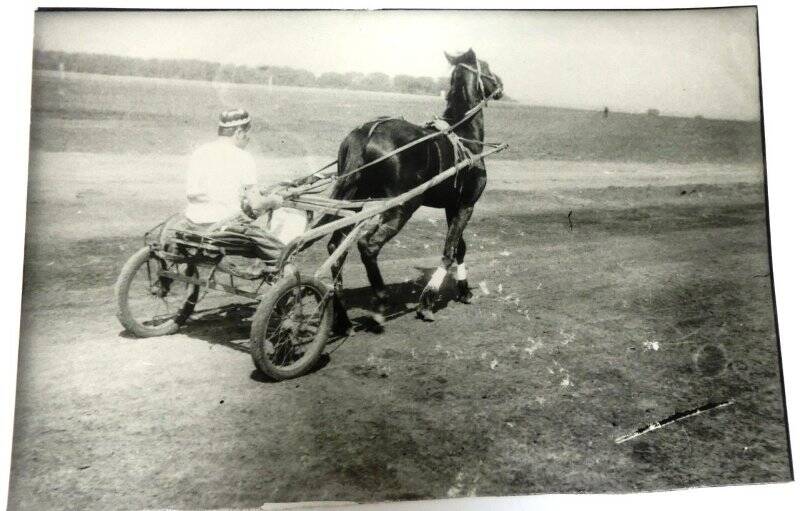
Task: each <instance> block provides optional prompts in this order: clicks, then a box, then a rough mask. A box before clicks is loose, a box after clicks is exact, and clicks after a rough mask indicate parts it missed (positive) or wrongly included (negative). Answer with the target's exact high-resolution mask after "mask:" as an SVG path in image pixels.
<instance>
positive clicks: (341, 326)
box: [331, 318, 353, 337]
mask: <svg viewBox="0 0 800 511" xmlns="http://www.w3.org/2000/svg"><path fill="white" fill-rule="evenodd" d="M331 335H333V336H337V337H338V336H341V337H350V336H351V335H353V323H352V322H351V321H350V319H348V318H344V319H340V320H338V321H336V322H335V323H334V325H333V327H331Z"/></svg>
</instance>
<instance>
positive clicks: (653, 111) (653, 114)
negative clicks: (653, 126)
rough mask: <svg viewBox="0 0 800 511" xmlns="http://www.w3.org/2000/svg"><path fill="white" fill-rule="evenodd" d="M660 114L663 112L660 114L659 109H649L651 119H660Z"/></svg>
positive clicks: (648, 113)
mask: <svg viewBox="0 0 800 511" xmlns="http://www.w3.org/2000/svg"><path fill="white" fill-rule="evenodd" d="M660 114H661V112H659V111H658V109H657V108H648V109H647V115H649V116H651V117H658V116H659V115H660Z"/></svg>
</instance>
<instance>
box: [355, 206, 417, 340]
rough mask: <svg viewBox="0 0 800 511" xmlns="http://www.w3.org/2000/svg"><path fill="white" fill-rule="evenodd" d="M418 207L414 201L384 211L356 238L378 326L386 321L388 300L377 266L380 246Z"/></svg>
mask: <svg viewBox="0 0 800 511" xmlns="http://www.w3.org/2000/svg"><path fill="white" fill-rule="evenodd" d="M418 207H419V203H418V202H414V203H406V204H404V205H403V206H399V207H397V208H392V209H390V210H388V211H386V212H385V213H384V214H383V216H382V217H381V222H380V223H379V224H378V225H377V226H376V227H375V228H374V229H372V230H370V232H368V233H367V234H366V235H365V236H363V237H361V238H360V239H359V240H358V250H359V252H361V261H362V262H363V263H364V268H365V269H366V271H367V279H369V283H370V286H372V291H373V292H374V293H375V301H374V306H373V307H374V312H373V315H372V317H373V319H374V320H375V322H376V323H377V324H378V326H380V327H382V326H383V324H384V323H385V322H386V311H387V310H388V306H389V300H388V296H387V294H386V285H385V283H384V282H383V276H382V275H381V270H380V268H379V267H378V254H379V253H380V251H381V248H383V246H384V245H385V244H386V243H387V242H388V241H389V240H391V239H392V238H394V237H395V235H397V233H398V232H400V229H402V228H403V226H404V225H405V224H406V222H408V219H409V218H411V215H413V214H414V211H415V210H416V209H417V208H418Z"/></svg>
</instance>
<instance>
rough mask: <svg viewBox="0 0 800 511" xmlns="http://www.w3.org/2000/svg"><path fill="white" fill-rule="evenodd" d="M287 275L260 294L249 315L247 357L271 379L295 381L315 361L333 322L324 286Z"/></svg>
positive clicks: (302, 277)
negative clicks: (251, 314)
mask: <svg viewBox="0 0 800 511" xmlns="http://www.w3.org/2000/svg"><path fill="white" fill-rule="evenodd" d="M299 279H300V280H299V282H298V279H297V276H295V275H288V276H285V277H283V278H282V279H281V280H279V281H278V282H276V283H275V284H274V285H273V286H272V287H271V288H270V290H269V291H268V292H267V293H266V294H265V295H264V297H263V299H262V300H261V303H260V304H259V305H258V309H257V310H256V313H255V315H254V316H253V325H252V328H251V329H250V354H251V355H252V357H253V362H255V364H256V367H257V368H258V369H260V370H261V371H262V372H263V373H264V374H266V375H267V376H269V377H270V378H273V379H275V380H286V379H289V378H295V377H297V376H300V375H302V374H304V373H305V372H307V371H308V370H309V369H311V368H312V367H313V365H314V364H315V363H316V362H317V360H318V359H319V356H320V355H321V354H322V350H323V349H324V348H325V342H326V341H327V340H328V334H329V332H330V329H331V324H332V322H333V307H332V302H331V300H330V293H329V292H328V287H327V286H326V285H325V284H323V283H322V282H320V281H319V280H317V279H315V278H312V277H305V276H300V277H299Z"/></svg>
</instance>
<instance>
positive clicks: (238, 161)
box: [162, 109, 286, 276]
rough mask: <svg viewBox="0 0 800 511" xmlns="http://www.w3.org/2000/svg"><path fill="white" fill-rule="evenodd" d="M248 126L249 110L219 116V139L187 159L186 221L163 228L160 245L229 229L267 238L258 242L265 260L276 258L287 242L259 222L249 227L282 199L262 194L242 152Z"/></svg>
mask: <svg viewBox="0 0 800 511" xmlns="http://www.w3.org/2000/svg"><path fill="white" fill-rule="evenodd" d="M250 127H251V122H250V115H249V114H248V113H247V112H246V111H245V110H241V109H235V110H226V111H224V112H222V114H220V118H219V125H218V128H217V134H218V137H217V139H216V140H214V141H213V142H208V143H206V144H203V145H202V146H200V147H199V148H197V150H195V151H194V153H192V156H191V158H190V160H189V170H188V173H187V179H186V185H187V186H186V198H187V201H188V204H187V206H186V210H185V213H184V217H183V218H176V219H175V220H174V221H172V222H170V223H169V224H168V225H166V226H165V227H164V232H163V233H162V242H164V241H165V240H166V238H167V237H168V236H169V235H170V233H171V232H174V231H175V230H176V229H180V230H190V231H197V232H203V233H212V232H215V231H219V230H224V229H231V230H237V231H244V233H246V234H253V235H254V236H257V237H258V238H262V239H266V240H267V242H266V243H264V244H261V243H259V246H261V247H262V248H264V247H266V250H265V254H264V255H265V256H266V257H268V258H275V257H277V254H278V253H279V252H280V246H281V245H282V244H283V243H285V242H286V241H285V240H281V239H278V238H276V237H274V236H272V235H270V234H268V233H266V232H264V229H262V228H261V227H259V226H258V225H257V223H253V224H251V222H252V220H253V219H255V218H257V217H258V216H259V215H261V214H264V213H266V212H267V211H270V210H273V209H275V208H277V207H279V206H280V204H281V202H282V201H283V199H282V197H281V196H280V195H277V194H275V193H272V194H268V195H266V196H265V195H262V194H261V192H260V191H259V188H258V185H257V179H256V164H255V160H254V159H253V156H252V155H250V153H248V152H246V151H245V150H244V148H245V147H246V146H247V144H248V142H249V141H250V135H249V131H250ZM263 227H264V228H266V229H268V228H269V227H268V226H263ZM272 240H275V241H276V242H275V243H272V242H271V241H272ZM228 266H230V265H228ZM258 266H259V261H254V262H253V265H252V268H249V269H248V270H247V271H246V272H244V274H245V275H251V276H254V275H257V274H258V272H259V268H258ZM261 266H263V263H261Z"/></svg>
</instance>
